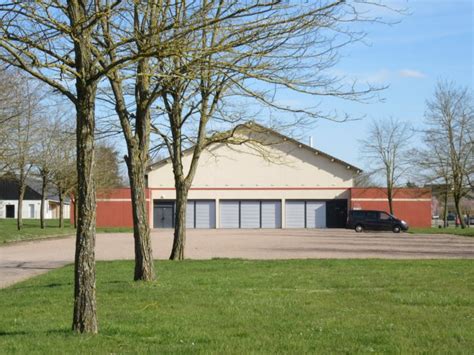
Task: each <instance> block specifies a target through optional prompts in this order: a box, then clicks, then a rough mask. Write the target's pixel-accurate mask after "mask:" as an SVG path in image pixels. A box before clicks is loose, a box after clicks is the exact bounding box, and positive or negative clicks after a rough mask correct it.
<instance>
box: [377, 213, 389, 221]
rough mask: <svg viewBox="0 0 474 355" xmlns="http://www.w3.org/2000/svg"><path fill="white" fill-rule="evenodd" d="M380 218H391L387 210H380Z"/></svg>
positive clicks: (384, 219) (386, 219)
mask: <svg viewBox="0 0 474 355" xmlns="http://www.w3.org/2000/svg"><path fill="white" fill-rule="evenodd" d="M379 218H380V220H382V221H388V220H389V219H390V215H388V214H387V213H385V212H380V217H379Z"/></svg>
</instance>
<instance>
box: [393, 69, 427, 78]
mask: <svg viewBox="0 0 474 355" xmlns="http://www.w3.org/2000/svg"><path fill="white" fill-rule="evenodd" d="M398 75H400V76H401V77H402V78H415V79H422V78H424V77H425V76H426V75H425V74H423V73H422V72H421V71H418V70H413V69H402V70H400V71H399V72H398Z"/></svg>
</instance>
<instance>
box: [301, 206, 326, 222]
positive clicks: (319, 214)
mask: <svg viewBox="0 0 474 355" xmlns="http://www.w3.org/2000/svg"><path fill="white" fill-rule="evenodd" d="M306 228H326V202H320V201H306Z"/></svg>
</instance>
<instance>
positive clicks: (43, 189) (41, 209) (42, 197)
mask: <svg viewBox="0 0 474 355" xmlns="http://www.w3.org/2000/svg"><path fill="white" fill-rule="evenodd" d="M46 183H47V179H46V174H45V173H43V174H42V176H41V205H40V225H41V229H44V228H45V221H44V202H45V201H44V200H45V196H44V195H45V194H46Z"/></svg>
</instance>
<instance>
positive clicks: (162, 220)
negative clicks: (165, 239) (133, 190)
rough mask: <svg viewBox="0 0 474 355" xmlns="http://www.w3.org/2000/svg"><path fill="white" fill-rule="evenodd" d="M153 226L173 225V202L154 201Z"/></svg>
mask: <svg viewBox="0 0 474 355" xmlns="http://www.w3.org/2000/svg"><path fill="white" fill-rule="evenodd" d="M153 226H154V227H155V228H173V227H174V203H173V202H155V203H154V206H153Z"/></svg>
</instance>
